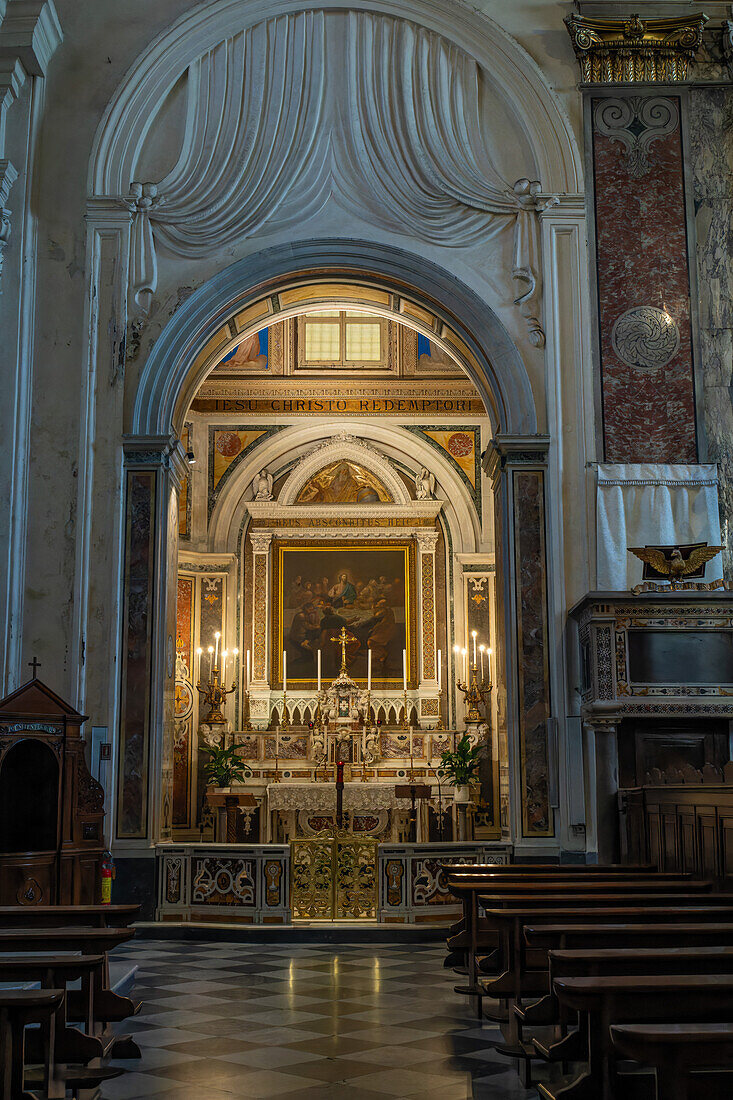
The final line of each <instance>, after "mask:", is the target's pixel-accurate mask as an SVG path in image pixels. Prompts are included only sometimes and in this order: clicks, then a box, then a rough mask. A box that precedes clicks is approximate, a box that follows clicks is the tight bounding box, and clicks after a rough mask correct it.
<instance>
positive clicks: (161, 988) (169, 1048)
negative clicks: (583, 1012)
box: [102, 940, 537, 1100]
mask: <svg viewBox="0 0 733 1100" xmlns="http://www.w3.org/2000/svg"><path fill="white" fill-rule="evenodd" d="M444 954H445V952H444V948H442V947H434V946H432V945H428V946H426V945H422V944H420V945H417V944H416V945H414V946H413V945H406V944H400V945H394V946H392V945H387V946H384V945H379V946H374V947H372V946H364V945H362V946H359V945H346V946H344V945H338V946H334V945H321V944H318V945H297V944H289V945H278V946H268V945H265V944H260V945H255V944H251V945H250V944H246V943H195V942H187V943H171V942H160V943H157V942H155V941H150V940H148V941H139V942H138V943H137V944H132V945H129V946H126V947H125V948H124V949H120V950H118V951H117V952H115V957H116V958H120V959H123V958H124V959H129V960H130V961H132V962H134V963H136V964H137V966H138V971H137V976H136V984H135V991H134V994H133V996H134V997H135V998H136V999H139V1000H142V1001H143V1008H142V1012H141V1014H140V1015H139V1016H137V1017H135V1018H134V1019H133V1020H128V1021H126V1022H125V1023H124V1024H122V1025H120V1027H119V1030H120V1031H121V1032H126V1033H130V1034H133V1035H134V1037H135V1039H136V1040H137V1042H138V1043H139V1045H140V1047H141V1048H142V1051H143V1057H142V1060H134V1061H133V1060H126V1061H124V1062H119V1063H115V1064H119V1065H124V1066H125V1068H126V1070H127V1072H126V1073H125V1074H124V1075H123V1076H122V1077H120V1078H117V1079H116V1080H114V1081H110V1082H108V1083H107V1084H106V1085H105V1086H104V1089H103V1093H102V1095H103V1097H104V1098H105V1100H137V1098H139V1100H142V1098H150V1097H161V1098H164V1100H225V1098H227V1097H229V1098H231V1097H248V1098H251V1100H255V1098H258V1097H262V1098H263V1100H264V1098H269V1097H286V1098H287V1100H336V1098H342V1097H343V1098H346V1100H384V1098H385V1097H393V1098H394V1097H404V1098H412V1097H415V1098H418V1100H438V1098H440V1100H461V1098H464V1097H472V1098H476V1100H525V1098H526V1100H530V1098H531V1097H536V1095H537V1094H536V1092H534V1091H530V1092H528V1091H526V1090H525V1089H523V1088H522V1087H521V1085H520V1082H519V1078H518V1077H517V1075H516V1073H515V1072H514V1070H513V1068H512V1066H511V1063H509V1062H508V1061H507V1060H506V1059H505V1058H502V1057H501V1056H500V1055H498V1054H496V1053H495V1052H494V1050H493V1047H492V1043H497V1042H500V1041H501V1036H500V1033H499V1032H498V1031H494V1030H492V1029H491V1027H490V1026H489V1025H486V1026H484V1027H481V1026H478V1025H477V1021H476V1019H475V1018H474V1017H472V1016H471V1015H470V1013H468V1012H467V1006H466V1003H465V999H464V998H462V997H460V996H459V995H458V994H456V993H455V992H454V991H453V986H454V984H455V983H456V981H457V979H456V976H455V974H453V973H452V971H447V970H444V969H443V958H444Z"/></svg>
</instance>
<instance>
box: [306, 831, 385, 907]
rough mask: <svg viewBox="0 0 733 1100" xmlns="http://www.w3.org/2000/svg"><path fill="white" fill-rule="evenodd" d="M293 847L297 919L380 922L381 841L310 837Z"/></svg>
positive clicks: (370, 838) (368, 838) (339, 837)
mask: <svg viewBox="0 0 733 1100" xmlns="http://www.w3.org/2000/svg"><path fill="white" fill-rule="evenodd" d="M290 848H291V864H290V868H291V883H292V886H291V906H292V910H293V919H294V920H309V919H310V920H370V919H371V920H375V919H376V916H377V841H376V840H375V839H374V838H373V837H355V836H351V835H342V836H336V837H333V836H330V835H329V836H315V837H307V838H305V839H300V840H293V841H292V842H291V845H290Z"/></svg>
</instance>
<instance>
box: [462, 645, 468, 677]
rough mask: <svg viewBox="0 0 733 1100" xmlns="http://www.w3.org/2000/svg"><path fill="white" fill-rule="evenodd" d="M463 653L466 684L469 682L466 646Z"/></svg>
mask: <svg viewBox="0 0 733 1100" xmlns="http://www.w3.org/2000/svg"><path fill="white" fill-rule="evenodd" d="M462 653H463V682H464V684H467V683H468V650H467V649H465V648H464V649H463V650H462Z"/></svg>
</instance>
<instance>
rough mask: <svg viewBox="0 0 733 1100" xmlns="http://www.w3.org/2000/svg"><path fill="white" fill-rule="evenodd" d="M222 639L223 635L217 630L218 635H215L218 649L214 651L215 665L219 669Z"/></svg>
mask: <svg viewBox="0 0 733 1100" xmlns="http://www.w3.org/2000/svg"><path fill="white" fill-rule="evenodd" d="M220 638H221V634H220V633H219V631H218V630H217V632H216V634H215V635H214V641H215V642H216V649H215V650H214V665H215V667H218V665H219V639H220Z"/></svg>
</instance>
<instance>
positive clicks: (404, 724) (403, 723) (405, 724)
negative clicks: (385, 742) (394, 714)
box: [400, 692, 409, 730]
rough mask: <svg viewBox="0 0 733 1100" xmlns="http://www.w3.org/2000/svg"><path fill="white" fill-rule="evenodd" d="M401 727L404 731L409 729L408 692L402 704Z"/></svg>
mask: <svg viewBox="0 0 733 1100" xmlns="http://www.w3.org/2000/svg"><path fill="white" fill-rule="evenodd" d="M400 726H401V727H402V729H403V730H406V729H408V728H409V723H408V721H407V692H405V693H404V702H403V704H402V721H401V722H400Z"/></svg>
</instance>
